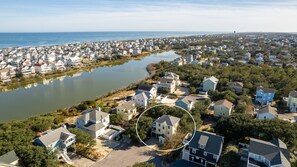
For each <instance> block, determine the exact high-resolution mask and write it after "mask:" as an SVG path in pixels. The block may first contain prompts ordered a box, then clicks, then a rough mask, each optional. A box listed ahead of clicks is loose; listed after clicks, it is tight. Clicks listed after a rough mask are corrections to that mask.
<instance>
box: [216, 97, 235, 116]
mask: <svg viewBox="0 0 297 167" xmlns="http://www.w3.org/2000/svg"><path fill="white" fill-rule="evenodd" d="M232 109H233V103H231V102H230V101H228V100H226V99H224V100H219V101H217V102H215V104H214V116H217V117H227V116H230V115H231V113H232Z"/></svg>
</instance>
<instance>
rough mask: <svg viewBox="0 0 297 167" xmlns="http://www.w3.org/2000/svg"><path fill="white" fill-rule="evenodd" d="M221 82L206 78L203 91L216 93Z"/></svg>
mask: <svg viewBox="0 0 297 167" xmlns="http://www.w3.org/2000/svg"><path fill="white" fill-rule="evenodd" d="M218 82H219V80H218V79H217V78H216V77H214V76H211V77H209V78H204V80H203V83H202V86H203V91H204V92H208V91H210V90H212V91H215V90H216V88H217V85H218Z"/></svg>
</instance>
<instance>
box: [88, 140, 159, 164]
mask: <svg viewBox="0 0 297 167" xmlns="http://www.w3.org/2000/svg"><path fill="white" fill-rule="evenodd" d="M145 161H149V162H153V163H154V164H155V165H156V167H161V161H162V158H161V157H160V156H158V155H156V152H155V151H152V150H150V149H149V148H147V147H146V146H130V145H129V144H127V143H121V144H120V145H119V146H118V147H116V148H115V149H114V150H113V151H112V152H111V153H110V154H109V155H108V156H107V157H106V158H105V159H103V160H101V161H99V162H96V163H95V164H93V165H92V167H113V166H114V167H127V166H132V165H133V164H135V163H137V162H145Z"/></svg>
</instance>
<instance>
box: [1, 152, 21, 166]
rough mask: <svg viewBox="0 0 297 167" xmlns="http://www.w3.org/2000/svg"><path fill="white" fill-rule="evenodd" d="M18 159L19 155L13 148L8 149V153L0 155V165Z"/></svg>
mask: <svg viewBox="0 0 297 167" xmlns="http://www.w3.org/2000/svg"><path fill="white" fill-rule="evenodd" d="M18 160H19V157H18V156H17V155H16V153H15V152H14V150H12V151H9V152H8V153H6V154H3V155H1V156H0V165H1V163H4V164H11V163H13V162H15V161H18Z"/></svg>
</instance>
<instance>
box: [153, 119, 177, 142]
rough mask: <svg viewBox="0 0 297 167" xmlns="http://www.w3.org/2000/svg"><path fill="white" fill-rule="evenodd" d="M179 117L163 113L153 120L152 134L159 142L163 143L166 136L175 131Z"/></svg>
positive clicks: (170, 136) (170, 135)
mask: <svg viewBox="0 0 297 167" xmlns="http://www.w3.org/2000/svg"><path fill="white" fill-rule="evenodd" d="M179 121H180V118H177V117H174V116H171V115H163V116H161V117H159V118H158V119H157V120H155V121H154V122H153V127H152V136H154V137H157V138H158V139H159V142H160V143H164V141H165V139H166V138H169V139H170V138H172V136H173V135H174V134H175V133H176V131H177V127H178V125H179Z"/></svg>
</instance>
